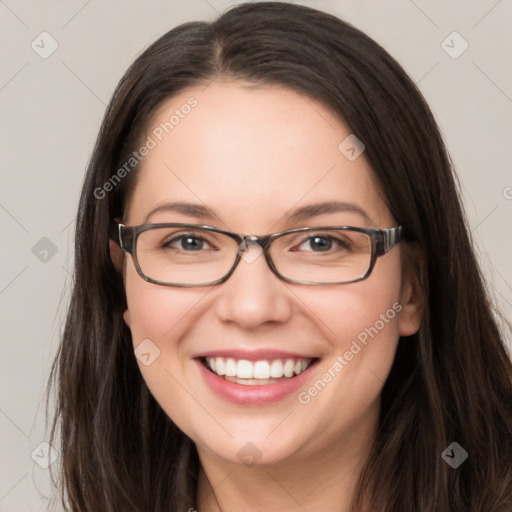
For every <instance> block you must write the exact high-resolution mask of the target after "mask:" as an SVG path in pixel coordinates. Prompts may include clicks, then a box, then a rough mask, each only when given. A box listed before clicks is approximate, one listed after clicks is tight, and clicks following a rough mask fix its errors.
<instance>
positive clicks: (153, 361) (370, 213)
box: [113, 80, 420, 465]
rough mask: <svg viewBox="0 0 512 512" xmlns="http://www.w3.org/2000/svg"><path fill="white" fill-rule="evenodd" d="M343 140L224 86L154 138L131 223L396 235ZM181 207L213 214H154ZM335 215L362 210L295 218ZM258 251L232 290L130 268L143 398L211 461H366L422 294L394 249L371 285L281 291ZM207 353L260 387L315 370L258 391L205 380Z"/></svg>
mask: <svg viewBox="0 0 512 512" xmlns="http://www.w3.org/2000/svg"><path fill="white" fill-rule="evenodd" d="M191 97H193V100H191V99H190V98H191ZM184 105H189V106H190V108H188V107H184ZM172 116H174V118H172V120H171V121H170V119H171V117H172ZM169 121H170V123H169ZM165 123H168V124H167V125H165ZM166 129H167V131H168V133H166ZM349 135H350V131H349V130H348V129H347V127H346V126H344V124H342V123H341V122H340V121H339V119H337V117H335V116H334V115H333V114H332V113H331V112H330V111H329V110H327V109H326V108H325V107H323V106H322V105H321V104H319V103H318V102H316V101H313V100H311V99H309V98H305V97H303V96H300V95H298V94H297V93H295V92H293V91H291V90H287V89H284V88H277V87H269V86H265V87H254V86H252V87H248V86H247V84H245V85H244V84H241V83H239V82H228V81H219V80H216V81H214V82H213V83H211V84H210V85H209V86H208V87H206V88H204V87H197V88H190V89H187V90H186V91H184V92H183V93H181V94H180V95H178V96H176V97H173V98H172V99H169V100H167V101H166V102H165V103H163V104H162V105H161V107H160V108H159V110H158V112H157V115H156V116H155V117H154V119H153V121H152V125H151V127H150V129H149V130H148V131H147V133H146V137H147V136H149V137H151V138H152V140H153V142H154V143H155V144H153V143H149V144H147V147H149V148H150V149H149V154H147V156H145V157H144V159H143V161H142V167H141V169H140V171H138V172H140V174H139V175H138V180H137V183H136V186H135V189H134V193H133V195H132V197H131V201H130V204H129V208H128V211H127V212H126V215H125V218H124V219H123V221H124V223H125V224H126V225H129V226H134V225H138V224H143V223H161V222H183V223H192V224H207V225H211V226H215V227H219V228H222V229H226V230H229V231H233V232H235V233H242V234H245V235H264V234H268V233H275V232H278V231H283V230H286V229H292V228H299V227H313V226H336V225H338V226H361V227H380V228H389V227H394V226H395V225H396V222H395V220H394V219H393V218H392V217H391V215H390V213H389V211H388V209H387V207H386V206H385V203H384V201H383V198H382V197H381V195H380V192H379V189H378V186H377V184H376V182H375V181H374V179H373V178H372V173H371V171H370V168H369V166H368V164H367V162H366V161H365V158H364V152H363V153H362V155H361V156H359V157H358V158H355V159H354V155H356V156H357V153H354V154H352V153H353V152H351V151H350V150H348V152H347V149H346V148H347V146H346V145H347V144H348V146H349V147H350V139H349V141H347V142H345V143H344V144H342V145H341V149H340V148H339V146H340V143H342V142H343V141H344V140H345V139H346V138H347V137H348V136H349ZM160 139H161V140H160ZM147 140H148V139H145V141H144V142H147ZM153 145H155V147H152V146H153ZM347 156H349V157H350V158H347ZM175 202H181V203H192V204H195V205H198V206H199V207H201V208H203V207H206V208H207V209H208V211H211V212H213V215H214V216H209V215H207V214H206V212H205V211H204V212H202V213H201V212H200V211H197V212H194V211H193V210H192V209H190V210H189V211H188V213H187V212H184V211H174V210H173V209H171V208H160V209H159V210H158V211H157V212H154V213H152V214H151V212H152V211H153V210H155V209H156V208H157V207H161V206H162V205H166V204H168V203H175ZM327 202H339V203H349V204H351V205H355V207H356V208H351V209H347V208H342V207H341V208H340V209H339V210H338V211H330V212H324V213H319V214H318V211H317V212H316V213H317V214H316V215H313V216H310V217H307V216H306V215H302V216H299V217H297V218H296V219H295V220H289V219H288V220H287V217H288V216H289V214H291V213H293V212H295V211H296V210H298V209H300V208H304V207H307V206H312V205H318V204H321V203H327ZM198 210H199V209H198ZM359 210H360V211H359ZM361 212H364V213H361ZM310 213H311V212H310ZM249 247H250V249H249V251H248V252H247V253H245V256H246V257H245V258H243V259H242V260H241V261H240V263H239V265H238V267H237V268H236V270H235V272H234V273H233V274H232V275H231V277H230V278H229V279H228V280H227V281H226V282H224V283H222V284H219V285H215V286H209V287H198V288H177V287H167V286H160V285H156V284H151V283H148V282H146V281H144V280H143V279H142V278H141V277H140V276H139V275H138V274H137V272H136V270H135V267H134V265H133V261H132V259H131V257H130V256H128V257H127V258H125V261H124V263H123V272H124V275H125V285H126V295H127V304H128V308H127V310H126V313H125V316H124V317H125V321H126V323H127V324H128V326H129V327H130V329H131V333H132V337H133V346H134V349H135V348H137V347H139V348H138V350H137V352H136V354H137V356H138V358H137V361H138V365H139V368H140V371H141V373H142V375H143V377H144V379H145V381H146V383H147V385H148V387H149V389H150V390H151V392H152V394H153V395H154V397H155V399H156V400H157V401H158V402H159V404H160V405H161V407H162V408H163V410H164V411H165V412H166V413H167V414H168V415H169V417H170V418H171V419H172V420H173V421H174V422H175V423H176V424H177V425H178V427H179V428H180V429H181V430H183V432H185V433H186V434H187V435H188V436H189V437H190V438H191V439H192V440H193V441H194V442H195V443H196V445H197V447H198V450H199V452H200V455H202V456H210V457H214V458H217V459H218V460H219V459H222V460H224V461H231V462H234V463H237V464H241V463H245V464H247V465H250V464H252V463H253V462H259V463H272V464H275V463H278V462H284V461H286V460H288V461H297V460H300V459H304V458H306V457H312V456H315V454H319V453H322V452H324V454H325V453H330V454H332V455H335V454H336V452H337V450H338V449H339V450H344V452H347V451H349V452H350V450H357V449H358V446H357V440H358V439H362V438H364V437H365V436H367V435H368V434H369V433H370V434H371V432H372V429H374V427H375V425H376V422H377V418H378V412H379V403H380V402H379V397H380V393H381V389H382V387H383V384H384V382H385V380H386V378H387V375H388V373H389V370H390V367H391V364H392V362H393V358H394V354H395V350H396V347H397V341H398V338H399V336H407V335H410V334H412V333H414V332H415V331H416V330H417V329H418V327H419V318H420V311H419V307H418V305H417V304H416V298H415V297H416V294H415V293H414V289H413V288H412V287H411V286H410V285H409V283H406V282H405V283H403V282H402V276H401V270H402V269H401V263H400V251H401V247H400V244H399V245H397V246H395V247H394V248H393V249H391V251H390V252H388V253H387V254H386V255H384V256H383V257H380V258H379V259H378V260H377V262H376V264H375V267H374V269H373V272H372V274H371V275H370V277H368V278H367V279H366V280H363V281H359V282H355V283H351V284H345V285H334V286H306V285H299V284H290V283H287V282H284V281H282V280H280V279H279V278H278V277H277V276H276V275H275V274H273V273H272V271H271V270H270V268H269V267H268V265H267V263H266V261H265V258H264V256H263V255H261V254H259V252H258V250H257V247H255V246H251V245H249ZM113 259H114V260H116V261H119V254H115V252H114V253H113ZM141 344H142V345H141ZM206 354H208V355H209V356H210V357H212V358H214V359H215V357H217V356H218V357H222V358H223V362H224V366H226V365H227V364H230V365H232V364H233V362H231V363H228V362H227V359H228V358H232V359H234V364H235V365H236V368H237V370H240V368H247V367H248V368H249V371H250V369H251V368H252V369H254V368H255V366H256V365H254V364H253V365H251V364H249V366H247V363H244V362H242V363H241V364H240V365H239V363H238V361H239V360H244V361H246V360H248V361H252V362H253V363H256V362H257V361H263V363H258V365H259V368H260V369H263V370H262V371H263V374H262V375H264V374H265V371H267V370H266V369H265V368H267V367H268V368H271V367H272V365H273V367H274V369H275V371H278V370H279V363H276V362H275V361H277V360H280V361H282V362H284V367H283V369H284V368H286V360H287V359H291V360H292V361H293V363H288V366H289V367H291V365H292V364H293V366H294V367H295V366H298V368H301V369H302V366H301V365H302V364H304V365H305V364H308V363H309V360H311V359H313V360H314V364H312V365H311V366H310V367H309V368H308V369H307V370H306V371H305V372H304V373H302V374H301V375H299V376H298V377H297V376H296V377H292V378H286V379H284V380H281V381H279V382H275V383H273V384H259V385H258V387H255V386H251V385H247V384H237V383H233V382H228V381H226V380H225V379H224V378H223V377H218V376H216V375H214V374H213V373H211V372H210V371H209V370H207V369H206V368H205V367H204V365H203V363H202V362H201V361H202V359H201V357H200V356H204V355H206ZM297 360H299V363H300V360H305V363H300V364H299V365H296V363H297ZM281 364H282V363H281ZM240 371H242V370H240ZM267 386H268V387H267ZM340 441H343V442H342V443H341V442H340ZM249 443H251V444H249Z"/></svg>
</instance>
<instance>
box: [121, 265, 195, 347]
mask: <svg viewBox="0 0 512 512" xmlns="http://www.w3.org/2000/svg"><path fill="white" fill-rule="evenodd" d="M125 288H126V297H127V304H128V313H129V318H130V324H129V327H130V329H131V332H132V337H133V343H134V345H135V346H137V344H138V343H140V342H141V341H142V340H143V339H146V338H149V339H151V340H154V342H155V343H157V344H161V342H162V341H163V340H164V339H166V340H169V339H171V338H174V337H176V336H177V333H179V332H180V328H179V327H180V323H185V322H181V321H182V320H183V319H184V318H185V317H186V315H187V313H189V312H190V311H191V310H192V309H193V307H194V304H195V303H197V301H198V297H197V292H190V291H189V290H185V289H180V288H172V287H168V286H159V285H155V284H152V283H148V282H146V281H144V280H143V279H141V278H140V276H139V275H138V274H137V273H136V272H135V270H134V269H128V271H127V273H126V279H125ZM203 294H204V292H203Z"/></svg>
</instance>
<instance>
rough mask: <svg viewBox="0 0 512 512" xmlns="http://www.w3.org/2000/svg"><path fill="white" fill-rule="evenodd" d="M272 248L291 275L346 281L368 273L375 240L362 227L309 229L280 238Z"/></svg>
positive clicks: (310, 279)
mask: <svg viewBox="0 0 512 512" xmlns="http://www.w3.org/2000/svg"><path fill="white" fill-rule="evenodd" d="M270 252H271V257H272V260H273V261H274V265H275V267H276V269H277V270H278V272H279V273H280V274H282V275H283V276H284V277H287V278H288V279H293V280H296V281H308V282H314V283H319V284H329V283H344V282H349V281H353V280H355V279H358V278H360V277H362V276H364V275H365V274H366V272H367V271H368V269H369V267H370V263H371V258H372V241H371V238H370V236H369V235H367V234H365V233H360V232H358V231H350V230H344V229H328V230H318V231H317V230H309V231H302V232H297V233H290V234H287V235H284V236H282V237H280V238H277V239H276V240H274V243H273V244H272V248H271V250H270Z"/></svg>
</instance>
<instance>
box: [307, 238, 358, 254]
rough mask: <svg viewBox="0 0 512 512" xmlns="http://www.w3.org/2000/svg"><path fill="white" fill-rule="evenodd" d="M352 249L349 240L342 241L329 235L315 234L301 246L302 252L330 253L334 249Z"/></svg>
mask: <svg viewBox="0 0 512 512" xmlns="http://www.w3.org/2000/svg"><path fill="white" fill-rule="evenodd" d="M349 248H350V242H349V241H348V240H342V239H341V240H340V239H339V238H335V237H333V236H329V235H322V234H315V235H313V236H309V237H308V238H307V239H306V240H304V241H303V242H302V243H301V244H300V245H299V246H298V250H300V251H312V252H328V251H330V250H332V249H337V250H344V249H349Z"/></svg>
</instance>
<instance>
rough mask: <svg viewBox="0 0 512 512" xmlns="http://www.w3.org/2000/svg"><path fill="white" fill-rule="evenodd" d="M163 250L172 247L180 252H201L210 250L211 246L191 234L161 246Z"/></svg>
mask: <svg viewBox="0 0 512 512" xmlns="http://www.w3.org/2000/svg"><path fill="white" fill-rule="evenodd" d="M163 247H164V248H170V247H174V248H176V249H180V250H182V251H187V252H190V251H201V250H204V249H211V248H212V246H211V245H210V244H209V242H208V241H207V240H206V239H204V238H203V237H201V236H196V235H192V234H185V235H179V236H176V237H174V238H172V239H171V240H169V241H168V242H166V243H165V244H163Z"/></svg>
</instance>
